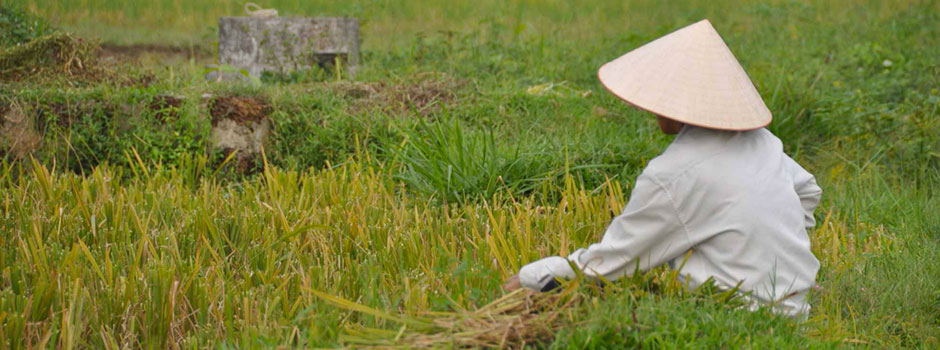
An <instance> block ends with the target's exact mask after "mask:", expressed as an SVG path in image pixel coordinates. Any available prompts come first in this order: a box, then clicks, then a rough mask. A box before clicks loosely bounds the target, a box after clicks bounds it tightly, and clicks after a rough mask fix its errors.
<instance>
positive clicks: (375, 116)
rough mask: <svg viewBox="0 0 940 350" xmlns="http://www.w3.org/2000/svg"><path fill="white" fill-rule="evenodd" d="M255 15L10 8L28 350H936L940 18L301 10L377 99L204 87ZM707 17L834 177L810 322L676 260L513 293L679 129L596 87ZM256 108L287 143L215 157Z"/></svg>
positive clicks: (5, 30) (822, 179) (272, 79)
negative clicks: (621, 275) (231, 27)
mask: <svg viewBox="0 0 940 350" xmlns="http://www.w3.org/2000/svg"><path fill="white" fill-rule="evenodd" d="M242 5H243V4H242V3H239V2H232V1H222V2H219V1H208V0H196V1H176V0H158V1H151V2H133V3H127V2H124V1H112V0H85V1H55V0H31V1H26V0H13V1H12V2H4V3H3V4H0V45H2V47H0V77H2V80H0V117H2V119H0V156H2V161H0V349H31V348H62V349H102V348H104V349H125V348H128V349H133V348H146V349H183V348H187V349H189V348H193V349H197V348H213V349H217V348H224V349H230V348H309V347H337V346H347V347H366V346H374V347H386V348H388V347H404V348H408V347H438V348H449V347H464V346H465V347H507V346H511V347H516V348H523V347H532V348H556V349H569V348H570V349H577V348H629V347H643V348H652V347H655V348H877V349H880V348H903V349H910V348H922V349H935V348H937V347H940V340H938V339H940V265H938V264H936V263H935V262H936V261H940V219H938V214H940V196H938V192H937V191H938V189H940V90H938V89H940V26H938V25H937V23H940V3H937V2H934V1H917V0H912V1H895V0H881V1H875V0H871V1H849V0H832V1H771V2H760V3H759V2H737V1H727V0H721V1H707V2H705V1H686V0H683V1H670V2H659V1H646V0H641V1H629V2H624V1H596V2H591V3H589V4H587V3H579V2H570V1H560V0H548V1H516V2H504V1H490V0H485V1H458V2H454V3H451V2H447V3H444V2H437V1H430V0H420V1H409V2H392V1H316V2H309V1H288V0H276V1H269V2H266V3H263V4H262V5H264V6H265V7H276V8H277V9H278V10H279V11H281V13H282V14H285V15H331V16H355V17H359V18H361V19H362V23H363V27H362V36H363V39H362V50H363V56H362V57H363V59H362V67H360V69H359V71H358V75H357V77H356V80H352V81H351V80H349V79H346V78H344V77H343V76H342V75H337V74H335V72H332V71H329V70H313V71H309V72H299V73H297V74H293V75H289V76H271V75H268V76H264V77H262V78H261V79H260V80H259V81H254V82H246V83H244V84H218V83H207V82H206V81H205V80H204V78H203V74H205V73H207V71H206V69H205V68H204V66H205V65H206V64H210V63H213V60H214V57H213V56H214V45H215V44H214V41H215V23H216V19H217V17H218V16H227V15H241V14H243V10H242ZM702 18H709V19H710V20H711V21H712V23H713V24H714V25H715V27H716V28H717V29H718V31H719V32H720V33H721V34H722V36H723V38H724V39H725V40H726V41H727V43H728V44H729V46H730V47H731V49H732V50H733V51H734V53H735V55H736V56H737V57H738V59H739V60H740V61H741V63H742V65H743V66H744V68H745V69H746V70H747V72H748V74H749V75H750V77H751V78H752V80H753V81H754V82H755V84H756V85H757V87H758V90H759V91H760V92H761V95H762V96H763V97H764V99H765V101H766V103H767V105H768V107H769V108H770V110H771V111H772V112H773V114H774V122H773V123H772V124H771V125H770V127H769V129H770V130H771V131H773V132H774V133H775V134H776V135H777V136H779V137H780V138H781V140H783V142H784V145H785V150H786V152H787V153H788V154H790V155H791V156H793V157H794V158H795V159H797V160H798V161H799V162H800V163H801V164H803V165H804V167H806V168H807V169H808V170H810V172H812V173H814V174H816V176H817V179H818V181H819V183H820V185H821V187H822V188H823V190H824V194H823V202H822V204H821V205H820V208H819V209H818V210H817V212H816V215H817V219H818V220H817V221H818V222H819V225H818V226H817V228H816V229H815V230H813V231H812V232H810V236H811V239H812V243H813V251H814V253H815V254H816V256H817V257H818V258H819V260H820V261H821V263H822V268H821V270H820V274H819V277H818V284H819V288H818V289H817V290H815V291H814V292H813V294H812V295H811V304H812V305H813V310H812V312H811V313H810V315H809V317H808V319H806V320H792V319H789V318H785V317H780V316H775V315H773V314H771V313H769V312H768V311H766V310H761V311H758V312H754V313H752V312H748V311H745V310H743V309H742V308H741V307H740V305H741V304H740V301H738V300H737V299H736V298H735V297H734V294H733V293H726V292H724V291H719V290H713V289H710V288H702V289H700V290H695V291H688V290H685V289H684V287H682V286H681V285H678V284H677V283H676V282H675V279H674V278H673V277H674V272H673V271H668V270H665V269H656V270H654V271H650V272H648V273H642V274H638V275H637V276H636V277H634V278H630V279H627V280H623V281H616V282H613V283H612V284H611V285H608V286H606V287H599V286H597V285H596V284H594V283H587V282H586V281H581V280H576V281H573V282H572V283H569V284H567V285H565V288H564V290H563V291H562V292H560V293H552V294H542V295H535V296H531V295H526V294H525V293H521V292H517V293H513V294H508V295H506V294H505V293H504V292H502V291H501V289H500V286H501V284H502V281H503V280H504V279H505V278H506V277H508V276H510V275H512V274H514V273H516V271H518V269H519V267H521V266H522V265H523V264H525V263H527V262H529V261H532V260H534V259H537V258H539V257H542V256H546V255H558V254H566V253H568V252H570V251H572V250H574V249H576V248H578V247H582V246H585V245H587V244H589V243H591V242H594V241H596V240H598V239H599V238H600V234H601V233H602V232H603V230H604V228H605V227H606V225H607V223H608V222H609V220H610V219H611V218H612V217H613V216H615V215H617V214H618V213H619V212H620V210H622V208H623V206H624V204H625V203H626V200H627V198H628V196H629V193H630V188H631V185H632V183H633V180H634V179H635V177H636V175H637V174H639V172H640V171H641V170H642V169H643V167H644V166H645V164H646V163H647V162H648V161H649V160H650V159H652V158H653V157H655V156H656V155H657V154H658V153H659V152H661V151H662V150H663V149H664V148H665V147H666V145H668V143H669V142H670V140H671V139H670V137H668V136H665V135H662V134H660V133H659V131H658V129H657V128H656V125H655V122H654V119H653V118H652V117H651V115H649V114H647V113H645V112H641V111H638V110H635V109H632V108H630V107H629V106H627V105H626V104H625V103H623V102H621V101H619V100H618V99H617V98H615V97H613V96H612V95H610V94H609V93H607V92H606V91H605V90H604V88H603V87H601V86H600V85H599V83H598V82H597V78H596V70H597V68H598V67H599V66H600V65H601V64H603V63H604V62H607V61H609V60H611V59H613V58H615V57H617V56H619V55H620V54H622V53H624V52H626V51H627V50H629V49H632V48H635V47H637V46H639V45H641V44H643V43H645V42H648V41H650V40H652V39H654V38H656V37H659V36H661V35H664V34H666V33H668V32H670V31H672V30H675V29H677V28H679V27H681V26H684V25H687V24H689V23H692V22H694V21H697V20H699V19H702ZM99 44H100V45H99ZM220 106H222V107H220ZM233 115H237V116H238V118H264V119H267V120H270V122H271V123H272V125H273V131H272V134H271V136H270V139H269V140H268V142H267V144H266V145H265V148H264V153H262V154H257V155H240V154H229V153H226V152H223V151H219V150H212V149H211V147H210V144H211V140H210V130H211V127H212V125H213V123H214V122H215V121H216V120H217V118H219V117H220V116H229V117H231V116H233Z"/></svg>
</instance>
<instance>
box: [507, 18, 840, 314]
mask: <svg viewBox="0 0 940 350" xmlns="http://www.w3.org/2000/svg"><path fill="white" fill-rule="evenodd" d="M598 76H599V77H600V81H601V83H602V84H604V86H605V87H607V89H609V90H610V91H611V92H612V93H613V94H614V95H617V96H618V97H620V98H622V99H623V100H625V101H627V102H629V103H630V104H632V105H634V106H636V107H638V108H640V109H643V110H647V111H650V112H652V113H655V114H656V115H657V121H658V122H659V127H660V129H661V130H662V131H663V132H664V133H666V134H675V135H677V136H676V137H675V140H673V142H672V144H671V145H669V147H668V148H667V149H666V151H665V152H663V153H662V154H661V155H660V156H658V157H656V158H655V159H653V160H651V161H650V162H649V164H648V165H647V167H646V169H645V170H644V171H643V173H642V174H640V176H639V177H638V178H637V180H636V184H635V186H634V188H633V191H632V193H631V195H630V201H629V203H628V204H627V206H626V208H625V209H624V210H623V213H622V214H620V216H618V217H616V218H615V219H613V222H611V224H610V227H608V228H607V231H606V232H605V233H604V237H603V239H602V240H601V241H600V243H596V244H592V245H591V246H589V247H587V248H582V249H578V250H577V251H575V252H574V253H572V254H571V255H569V256H568V257H567V259H566V258H563V257H558V256H555V257H548V258H544V259H541V260H538V261H535V262H533V263H530V264H528V265H525V266H524V267H522V269H521V270H520V271H519V274H518V275H516V276H513V277H512V278H510V280H509V281H508V282H507V284H506V286H505V288H506V289H508V290H513V289H517V288H519V287H520V286H522V287H526V288H529V289H533V290H537V291H545V290H548V289H551V288H553V287H554V286H556V285H557V282H556V278H561V279H571V278H574V277H575V275H576V274H575V272H574V271H573V270H572V266H574V267H576V268H578V269H580V270H581V271H583V273H584V274H585V275H587V276H590V277H597V276H601V277H603V278H605V279H607V280H613V279H616V278H619V277H623V276H629V275H631V274H633V273H634V272H635V271H636V270H637V269H639V270H648V269H650V268H653V267H656V266H659V265H662V264H665V263H668V264H669V265H670V266H671V267H673V268H680V266H681V271H680V273H681V275H682V276H683V278H684V281H685V282H687V283H688V285H689V286H690V287H693V288H694V287H696V286H698V285H701V284H702V283H705V281H706V280H708V279H709V278H714V281H715V283H717V285H718V286H719V287H722V288H727V289H731V288H734V287H735V286H737V285H738V284H739V283H740V291H742V292H744V293H747V294H748V295H749V297H748V298H750V300H752V301H753V302H754V305H757V304H761V303H762V304H765V305H771V306H773V307H774V310H776V311H778V312H782V313H785V314H789V315H805V314H806V313H807V312H808V311H809V305H808V304H807V302H806V294H807V291H809V290H810V288H812V287H813V285H814V283H815V279H816V272H817V271H818V270H819V262H818V261H817V260H816V257H815V256H813V253H812V252H811V251H810V241H809V237H808V236H807V229H809V228H812V227H813V226H814V225H815V223H816V222H815V219H814V218H813V211H814V210H815V209H816V205H817V204H818V203H819V198H820V195H821V194H822V190H820V188H819V187H818V186H817V185H816V180H815V178H814V177H813V175H812V174H810V173H808V172H806V170H804V169H803V168H802V167H800V165H799V164H797V163H796V162H794V161H793V159H791V158H790V157H788V156H787V155H786V154H784V153H783V145H782V144H781V142H780V140H779V139H778V138H777V137H775V136H774V135H773V134H771V133H770V131H768V130H767V129H764V127H765V126H767V125H768V124H769V123H770V120H771V114H770V111H769V110H768V109H767V106H766V105H764V102H763V101H762V100H761V97H760V95H759V94H758V92H757V89H755V88H754V85H753V84H752V83H751V81H750V80H749V79H748V76H747V74H746V73H745V72H744V70H743V69H742V68H741V66H740V64H739V63H738V62H737V60H736V59H735V58H734V56H733V55H732V53H731V51H730V50H729V49H728V47H727V46H726V45H725V43H724V42H723V41H722V39H721V37H720V36H719V35H718V33H717V32H716V31H715V29H714V28H713V27H712V25H711V23H709V22H708V21H707V20H704V21H701V22H698V23H695V24H693V25H690V26H688V27H685V28H683V29H680V30H678V31H676V32H673V33H671V34H669V35H666V36H664V37H662V38H660V39H657V40H655V41H653V42H650V43H648V44H646V45H644V46H642V47H640V48H638V49H635V50H633V51H631V52H629V53H627V54H625V55H623V56H621V57H620V58H617V59H616V60H614V61H612V62H609V63H607V64H605V65H604V66H603V67H601V68H600V71H599V72H598ZM569 262H570V264H569Z"/></svg>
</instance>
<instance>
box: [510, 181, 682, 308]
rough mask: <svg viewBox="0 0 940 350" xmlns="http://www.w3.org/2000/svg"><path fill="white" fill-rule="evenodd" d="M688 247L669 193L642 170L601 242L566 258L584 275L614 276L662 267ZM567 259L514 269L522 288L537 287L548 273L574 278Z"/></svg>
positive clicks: (558, 258) (556, 258)
mask: <svg viewBox="0 0 940 350" xmlns="http://www.w3.org/2000/svg"><path fill="white" fill-rule="evenodd" d="M692 245H693V244H692V242H691V240H690V239H689V235H688V232H687V230H686V227H685V224H684V223H683V222H682V219H681V218H680V216H679V213H678V211H677V209H676V206H675V204H674V202H673V197H672V195H670V193H669V192H668V191H667V190H666V189H665V188H664V187H663V186H662V184H661V183H659V181H657V180H656V179H655V178H653V177H652V176H648V175H646V174H643V175H640V176H639V177H638V178H637V182H636V186H634V189H633V191H632V192H631V194H630V201H629V202H628V203H627V207H626V208H625V209H624V211H623V213H621V214H620V215H619V216H617V217H616V218H614V220H613V221H612V222H611V224H610V226H609V227H608V228H607V231H606V232H605V233H604V237H603V238H602V239H601V241H600V242H599V243H595V244H592V245H590V246H589V247H587V248H582V249H578V250H576V251H575V252H574V253H572V254H571V255H569V256H568V259H567V260H568V261H571V262H572V264H571V265H574V266H575V267H576V268H578V269H580V270H581V271H583V272H584V274H585V275H587V276H591V277H604V278H605V279H615V278H619V277H623V276H629V275H632V274H633V272H634V271H635V270H636V269H637V268H639V269H640V270H648V269H650V268H653V267H656V266H659V265H662V264H664V263H666V262H668V261H670V260H672V259H674V258H676V257H678V256H680V255H682V254H684V253H685V252H686V251H688V250H689V248H691V247H692ZM568 261H565V260H564V259H563V258H560V257H550V258H545V259H542V260H539V261H536V262H533V263H531V264H528V265H526V266H524V267H523V268H522V269H521V270H520V271H519V280H520V282H521V284H522V285H523V286H524V287H526V288H530V289H534V290H541V289H542V288H544V286H545V285H546V284H547V283H549V282H551V281H552V280H553V277H558V278H571V277H573V276H574V272H573V270H572V269H571V267H570V265H569V264H568Z"/></svg>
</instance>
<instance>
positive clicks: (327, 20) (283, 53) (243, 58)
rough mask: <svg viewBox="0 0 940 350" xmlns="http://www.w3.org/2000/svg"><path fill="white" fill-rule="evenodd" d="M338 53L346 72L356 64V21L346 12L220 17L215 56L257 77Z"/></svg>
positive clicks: (327, 61) (324, 61)
mask: <svg viewBox="0 0 940 350" xmlns="http://www.w3.org/2000/svg"><path fill="white" fill-rule="evenodd" d="M336 58H340V59H341V60H342V61H343V64H344V66H345V68H346V73H347V74H348V76H349V77H353V76H354V75H355V72H356V66H357V65H358V64H359V20H358V19H356V18H345V17H319V18H294V17H273V18H258V17H221V18H219V61H220V62H221V63H222V64H226V65H231V66H234V67H236V68H239V69H245V70H247V71H248V73H249V74H250V75H252V76H255V77H258V76H260V75H261V73H262V72H264V71H270V72H276V73H289V72H291V71H295V70H299V69H309V68H311V67H313V66H315V65H319V66H321V67H329V66H332V64H333V62H334V59H336Z"/></svg>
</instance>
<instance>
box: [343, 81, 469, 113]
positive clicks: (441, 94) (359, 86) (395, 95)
mask: <svg viewBox="0 0 940 350" xmlns="http://www.w3.org/2000/svg"><path fill="white" fill-rule="evenodd" d="M460 85H462V83H461V82H458V81H455V80H453V79H446V78H444V79H429V80H422V81H419V82H417V83H412V84H388V83H385V82H376V83H357V82H341V83H331V84H328V86H327V88H329V89H331V90H334V91H339V92H340V93H341V94H342V95H343V96H344V97H345V98H346V99H348V100H350V101H351V102H352V106H351V107H352V108H351V109H352V112H359V111H364V110H370V109H379V110H382V111H386V112H391V113H395V114H407V113H411V112H412V111H416V112H417V113H418V114H420V115H421V116H426V115H428V114H430V113H432V112H435V111H437V110H438V109H439V108H440V107H441V106H442V105H444V104H446V103H449V102H451V101H453V100H454V99H455V98H456V94H455V90H456V89H457V88H459V87H460Z"/></svg>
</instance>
